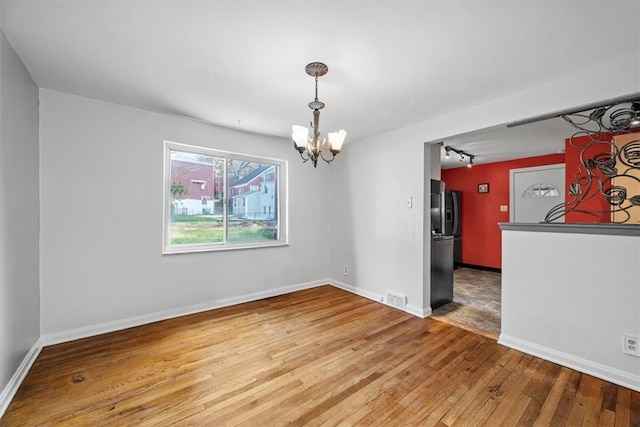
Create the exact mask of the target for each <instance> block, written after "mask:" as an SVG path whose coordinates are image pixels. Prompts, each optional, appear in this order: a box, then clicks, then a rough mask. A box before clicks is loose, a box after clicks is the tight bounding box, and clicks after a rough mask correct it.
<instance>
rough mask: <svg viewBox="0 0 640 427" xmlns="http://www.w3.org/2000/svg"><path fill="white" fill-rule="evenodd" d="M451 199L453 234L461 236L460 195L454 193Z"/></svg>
mask: <svg viewBox="0 0 640 427" xmlns="http://www.w3.org/2000/svg"><path fill="white" fill-rule="evenodd" d="M451 196H452V197H451V199H452V201H453V230H452V234H453V235H454V236H456V235H458V234H459V231H458V230H459V229H460V204H459V200H458V194H457V193H453V194H451Z"/></svg>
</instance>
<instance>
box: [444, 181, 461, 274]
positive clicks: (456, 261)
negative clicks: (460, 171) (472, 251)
mask: <svg viewBox="0 0 640 427" xmlns="http://www.w3.org/2000/svg"><path fill="white" fill-rule="evenodd" d="M461 208H462V193H461V192H459V191H456V190H445V192H444V215H443V216H444V218H443V220H444V227H443V230H444V231H443V234H444V235H445V236H453V265H454V267H456V268H457V267H460V265H461V264H462V216H461V212H462V210H461Z"/></svg>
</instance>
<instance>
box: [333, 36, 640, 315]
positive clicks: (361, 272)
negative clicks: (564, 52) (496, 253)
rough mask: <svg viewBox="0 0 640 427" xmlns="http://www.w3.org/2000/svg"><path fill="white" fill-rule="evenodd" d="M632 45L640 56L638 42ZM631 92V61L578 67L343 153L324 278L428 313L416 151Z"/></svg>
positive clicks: (639, 87) (423, 170)
mask: <svg viewBox="0 0 640 427" xmlns="http://www.w3.org/2000/svg"><path fill="white" fill-rule="evenodd" d="M631 30H632V31H636V30H635V29H631ZM634 42H635V43H636V44H638V45H639V49H638V50H640V40H634ZM638 91H640V57H639V56H638V54H636V55H633V56H629V57H625V58H620V61H619V62H616V63H606V64H597V63H596V66H595V67H594V68H591V69H589V68H586V65H585V69H584V70H583V71H582V73H581V74H580V75H579V76H567V78H565V79H562V80H561V79H559V80H557V81H553V82H549V83H548V84H546V85H544V86H541V87H539V88H534V89H531V90H529V91H526V92H522V93H515V94H513V95H512V96H509V97H506V98H501V99H496V100H494V101H492V102H490V103H487V104H483V105H478V106H475V107H473V108H469V109H467V110H464V111H459V112H456V113H455V114H448V115H444V116H441V117H438V118H435V119H433V120H429V121H425V122H421V123H417V124H415V125H413V126H408V127H405V128H402V129H397V130H395V131H391V132H388V133H385V134H382V135H378V136H375V137H372V138H368V139H366V140H362V141H358V142H356V143H351V144H349V145H347V146H346V147H345V154H344V156H343V157H342V158H341V159H340V161H336V162H335V163H334V164H333V165H332V168H333V169H332V174H331V175H330V180H331V181H330V187H331V188H330V193H329V194H330V201H331V208H332V209H331V216H330V219H329V221H330V224H331V244H330V245H331V251H330V261H329V274H330V277H332V278H336V279H338V280H342V281H343V282H346V283H348V284H349V285H350V286H351V287H352V288H354V289H357V290H358V291H359V292H361V293H363V294H366V293H368V292H371V293H375V294H384V293H385V292H386V290H393V291H397V292H400V293H403V294H406V295H407V296H408V297H409V304H410V305H413V306H414V310H413V311H414V312H416V313H418V312H422V313H425V314H426V313H429V311H430V307H428V306H426V302H428V301H429V300H430V292H429V288H430V278H429V275H428V272H429V271H430V266H428V265H427V266H425V267H424V269H423V262H424V261H423V260H425V259H428V258H429V253H427V252H428V245H425V247H424V248H423V247H422V233H423V230H424V228H425V227H430V225H429V220H430V219H429V215H427V217H426V218H425V217H424V192H423V180H424V177H430V176H431V171H430V170H428V168H429V167H430V165H431V158H430V152H429V150H424V152H425V156H424V160H423V144H424V143H425V142H437V141H442V140H443V139H446V137H449V136H453V135H458V134H463V133H467V132H472V131H474V130H478V129H485V128H490V127H493V126H498V125H501V124H505V123H509V122H512V121H517V120H521V119H524V118H529V117H532V116H536V115H541V114H547V113H549V112H552V111H559V110H564V109H567V108H572V107H575V106H580V105H585V104H588V103H591V102H595V101H598V100H604V99H609V98H613V97H616V96H622V95H626V94H629V93H634V92H638ZM428 101H429V100H428V99H426V100H425V102H428ZM407 196H413V197H414V200H413V206H414V207H413V209H410V210H407V209H405V208H404V199H405V198H406V197H407ZM344 264H349V265H350V268H351V270H350V275H349V276H348V277H344V276H343V275H342V268H343V265H344ZM423 302H424V304H425V305H424V306H422V307H420V305H421V304H423Z"/></svg>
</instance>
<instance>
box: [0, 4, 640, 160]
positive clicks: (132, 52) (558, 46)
mask: <svg viewBox="0 0 640 427" xmlns="http://www.w3.org/2000/svg"><path fill="white" fill-rule="evenodd" d="M1 7H2V9H1V13H2V17H1V25H2V28H3V30H4V32H5V34H6V35H7V37H8V39H9V41H10V42H11V44H12V45H13V47H14V48H15V50H16V51H17V52H18V54H19V55H20V57H21V58H22V60H23V62H24V63H25V65H26V67H27V69H28V70H29V71H30V73H31V75H32V77H33V79H34V80H35V81H36V83H37V84H38V85H39V86H40V87H42V88H47V89H52V90H58V91H63V92H68V93H72V94H77V95H82V96H87V97H92V98H96V99H102V100H106V101H111V102H116V103H120V104H125V105H131V106H135V107H139V108H144V109H148V110H152V111H159V112H166V113H171V114H177V115H182V116H188V117H192V118H196V119H200V120H204V121H207V122H211V123H215V124H218V125H222V126H227V127H231V128H237V129H241V130H245V131H250V132H257V133H263V134H268V135H276V136H282V137H288V135H289V134H290V129H291V124H294V123H298V124H303V125H305V124H307V123H308V122H309V121H310V120H311V117H312V116H311V110H309V109H308V107H307V104H308V102H309V101H311V100H312V99H313V96H314V94H313V90H314V83H313V78H311V77H309V76H308V75H306V73H305V71H304V67H305V65H306V64H307V63H309V62H312V61H322V62H325V63H326V64H327V65H328V66H329V73H328V74H327V75H326V76H324V77H322V78H320V82H319V99H320V100H321V101H323V102H325V103H326V108H325V109H324V110H323V111H322V115H321V128H322V129H323V130H325V131H327V130H337V129H339V128H344V129H346V130H347V131H348V135H347V140H348V141H349V140H351V141H355V140H359V139H363V138H366V137H369V136H372V135H376V134H379V133H383V132H386V131H389V130H392V129H396V128H400V127H403V126H406V125H410V124H414V123H418V122H421V121H425V120H428V119H431V118H434V117H437V116H440V115H443V114H446V113H450V112H455V111H459V110H461V109H464V108H468V107H471V106H474V105H478V104H481V103H485V102H487V101H490V100H492V99H496V98H500V97H503V96H506V95H509V94H512V93H514V92H519V91H524V90H527V89H531V88H534V87H538V86H541V85H544V84H545V83H548V82H551V81H554V79H558V78H564V77H566V76H570V75H575V74H577V73H580V72H581V70H582V69H583V68H584V67H588V66H591V65H592V62H594V61H593V58H594V57H596V56H597V61H616V60H617V59H620V58H624V57H627V56H628V55H630V54H637V52H636V50H637V48H638V23H639V16H640V15H639V14H640V1H638V0H633V1H630V0H599V1H574V0H566V1H561V0H555V1H551V0H546V1H545V0H536V1H527V0H494V1H485V0H464V1H458V0H441V1H436V0H433V1H400V0H399V1H373V0H371V1H362V0H361V1H355V0H334V1H242V0H235V1H231V0H229V1H205V0H200V1H197V0H190V1H187V0H184V1H178V0H173V1H170V0H166V1H160V0H135V1H125V0H88V1H80V0H4V2H3V3H2V6H1ZM614 27H615V28H616V30H615V31H611V30H612V29H613V28H614ZM629 37H631V38H633V37H635V39H633V40H635V41H634V42H631V43H625V42H624V41H625V40H628V38H629ZM594 101H597V100H594ZM560 125H561V126H562V127H564V128H566V124H564V123H561V124H560ZM533 126H534V125H529V127H530V129H533V130H535V132H533V135H534V138H535V139H536V144H533V145H532V144H530V143H528V142H527V141H525V138H524V137H523V136H522V132H524V131H523V129H524V128H525V127H519V128H515V129H516V130H518V131H521V132H520V136H518V137H514V135H513V134H511V135H508V136H507V139H508V140H509V141H510V142H509V144H508V145H505V144H504V143H503V142H500V143H496V142H495V141H497V140H498V139H499V138H500V137H495V136H493V135H494V134H493V133H491V132H483V133H479V134H474V135H469V136H463V137H462V139H460V140H457V141H458V142H457V143H459V144H467V145H466V147H467V149H468V150H469V151H471V152H473V153H474V154H476V155H477V156H479V158H478V159H477V160H481V161H480V162H486V161H487V159H491V160H489V161H497V160H503V159H506V158H514V157H518V156H519V157H526V156H531V155H539V154H546V153H551V152H556V151H558V150H559V149H561V148H562V146H561V145H562V141H561V140H560V141H559V142H558V135H557V134H556V133H555V132H554V131H553V129H555V128H557V127H558V125H557V123H556V125H551V127H548V126H546V127H545V129H547V128H549V129H547V130H540V129H539V128H538V129H535V128H534V127H533ZM537 126H543V125H540V124H538V125H537ZM529 127H527V128H529ZM556 130H557V129H556ZM541 132H543V133H541ZM568 132H570V131H568ZM543 134H549V135H552V136H549V138H547V137H544V136H542V135H543ZM566 136H568V135H567V133H566V132H565V133H563V136H561V138H564V137H566ZM464 138H468V140H465V139H464ZM543 138H544V140H543ZM547 139H548V140H547ZM558 144H560V145H558ZM460 148H462V147H460ZM463 149H464V148H463ZM465 151H466V150H465Z"/></svg>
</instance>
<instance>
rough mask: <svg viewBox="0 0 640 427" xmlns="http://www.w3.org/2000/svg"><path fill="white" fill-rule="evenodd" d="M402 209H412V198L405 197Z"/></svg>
mask: <svg viewBox="0 0 640 427" xmlns="http://www.w3.org/2000/svg"><path fill="white" fill-rule="evenodd" d="M404 207H405V208H407V209H411V208H412V207H413V197H407V200H405V202H404Z"/></svg>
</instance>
